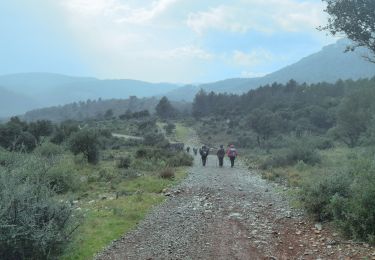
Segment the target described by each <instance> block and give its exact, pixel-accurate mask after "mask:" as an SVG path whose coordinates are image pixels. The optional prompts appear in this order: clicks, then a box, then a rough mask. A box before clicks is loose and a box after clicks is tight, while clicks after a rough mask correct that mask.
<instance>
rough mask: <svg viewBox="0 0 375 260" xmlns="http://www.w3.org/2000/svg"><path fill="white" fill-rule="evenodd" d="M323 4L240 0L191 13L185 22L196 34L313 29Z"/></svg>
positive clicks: (320, 20) (320, 18) (322, 16)
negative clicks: (217, 31)
mask: <svg viewBox="0 0 375 260" xmlns="http://www.w3.org/2000/svg"><path fill="white" fill-rule="evenodd" d="M323 9H324V4H323V3H321V2H317V1H311V0H304V1H298V0H268V1H264V0H243V1H237V2H236V3H232V4H231V5H227V4H220V5H218V6H217V7H215V8H211V9H209V10H207V11H198V12H192V13H190V14H189V16H188V18H187V21H186V24H187V26H188V27H189V28H191V29H192V30H193V31H195V32H196V33H198V34H203V33H204V32H205V31H208V30H224V31H230V32H236V33H244V32H247V31H258V32H264V33H273V32H277V31H280V30H281V31H286V32H297V31H304V30H306V29H308V30H315V28H316V27H318V26H319V25H321V24H322V23H324V22H325V19H326V16H325V14H324V12H323Z"/></svg>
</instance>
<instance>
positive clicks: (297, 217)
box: [97, 156, 375, 260]
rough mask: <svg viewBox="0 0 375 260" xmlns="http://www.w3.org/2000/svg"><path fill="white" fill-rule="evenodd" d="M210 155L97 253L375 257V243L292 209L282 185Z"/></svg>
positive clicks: (135, 256) (172, 256)
mask: <svg viewBox="0 0 375 260" xmlns="http://www.w3.org/2000/svg"><path fill="white" fill-rule="evenodd" d="M225 163H226V165H225V167H224V168H218V167H217V165H216V158H215V157H214V156H210V157H209V159H208V165H207V166H206V167H202V166H201V165H200V161H199V158H198V157H196V160H195V165H194V166H193V167H192V168H191V169H190V174H189V176H188V178H186V179H185V180H184V181H183V182H182V183H181V184H180V185H179V186H178V187H176V188H174V190H171V191H168V192H166V194H165V195H166V196H168V197H169V198H168V199H167V200H166V201H165V202H164V203H163V204H162V205H160V206H158V207H155V208H154V209H153V210H152V211H151V212H150V214H149V215H148V216H147V217H146V219H145V220H144V221H142V222H141V223H140V224H139V225H138V227H137V228H136V229H135V230H133V231H132V232H130V233H128V234H126V235H125V236H124V237H122V238H121V239H119V240H117V241H114V242H113V243H112V244H111V245H110V246H109V247H108V248H107V249H106V250H104V251H103V252H102V253H100V254H99V255H98V256H97V259H132V260H133V259H223V260H224V259H363V257H364V256H367V259H375V258H374V256H375V249H374V248H372V247H369V246H368V245H365V244H353V243H351V242H350V241H344V242H343V241H342V239H340V238H339V236H338V235H337V234H335V233H333V231H332V230H331V229H330V228H329V227H327V226H326V225H323V226H322V228H321V227H320V226H319V225H318V226H316V227H315V223H313V222H310V221H309V220H308V219H307V218H306V217H305V216H304V214H303V212H301V211H300V210H295V209H292V208H291V207H290V205H289V203H288V199H287V198H285V197H284V196H283V195H282V194H283V192H280V191H282V189H283V188H282V187H280V186H278V185H276V184H272V183H268V182H267V181H265V180H263V179H261V178H260V177H259V175H257V174H256V173H254V172H249V171H248V170H247V169H246V168H245V167H243V166H241V165H238V164H237V165H236V167H235V168H233V169H231V168H230V167H229V166H228V165H229V162H228V161H226V162H225Z"/></svg>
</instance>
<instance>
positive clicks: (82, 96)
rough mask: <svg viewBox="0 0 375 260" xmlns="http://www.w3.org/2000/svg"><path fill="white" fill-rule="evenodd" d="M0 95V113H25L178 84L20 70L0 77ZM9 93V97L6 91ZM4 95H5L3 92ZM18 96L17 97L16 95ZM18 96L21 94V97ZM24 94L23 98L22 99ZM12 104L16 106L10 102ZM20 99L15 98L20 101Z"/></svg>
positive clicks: (145, 94)
mask: <svg viewBox="0 0 375 260" xmlns="http://www.w3.org/2000/svg"><path fill="white" fill-rule="evenodd" d="M0 86H3V89H2V90H0V95H2V92H3V91H5V90H6V91H8V94H7V97H8V102H9V103H10V105H9V106H4V107H5V108H6V109H4V110H2V111H3V112H2V116H10V115H14V114H20V113H25V112H26V111H27V110H30V109H36V108H43V107H49V106H56V105H64V104H67V103H71V102H77V101H82V100H84V101H86V100H88V99H91V100H94V99H98V98H103V99H110V98H122V99H126V98H128V97H129V96H138V97H152V96H159V95H161V94H163V93H167V92H169V91H171V90H173V89H176V88H178V87H180V86H179V85H176V84H169V83H148V82H143V81H138V80H129V79H121V80H99V79H96V78H88V77H70V76H65V75H59V74H51V73H24V74H12V75H4V76H0ZM10 92H11V93H13V95H12V96H9V95H10V94H9V93H10ZM4 96H5V94H4ZM17 96H18V97H17ZM21 96H22V97H21ZM26 97H27V98H26ZM13 99H14V100H15V102H14V103H17V104H19V106H13V105H11V104H12V103H13V102H12V100H13ZM21 99H22V102H20V101H18V100H21Z"/></svg>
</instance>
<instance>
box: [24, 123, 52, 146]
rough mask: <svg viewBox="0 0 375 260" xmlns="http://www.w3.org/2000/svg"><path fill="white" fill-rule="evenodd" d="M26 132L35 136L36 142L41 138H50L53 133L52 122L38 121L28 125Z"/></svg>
mask: <svg viewBox="0 0 375 260" xmlns="http://www.w3.org/2000/svg"><path fill="white" fill-rule="evenodd" d="M28 131H29V132H30V133H32V134H33V136H35V138H36V140H37V141H38V142H40V138H41V137H45V136H50V135H51V134H52V132H53V125H52V122H51V121H49V120H39V121H36V122H33V123H30V125H29V127H28Z"/></svg>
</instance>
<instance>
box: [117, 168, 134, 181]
mask: <svg viewBox="0 0 375 260" xmlns="http://www.w3.org/2000/svg"><path fill="white" fill-rule="evenodd" d="M119 176H120V177H121V178H122V179H134V178H137V177H139V173H138V172H137V171H136V170H134V169H124V170H121V171H120V173H119Z"/></svg>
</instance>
